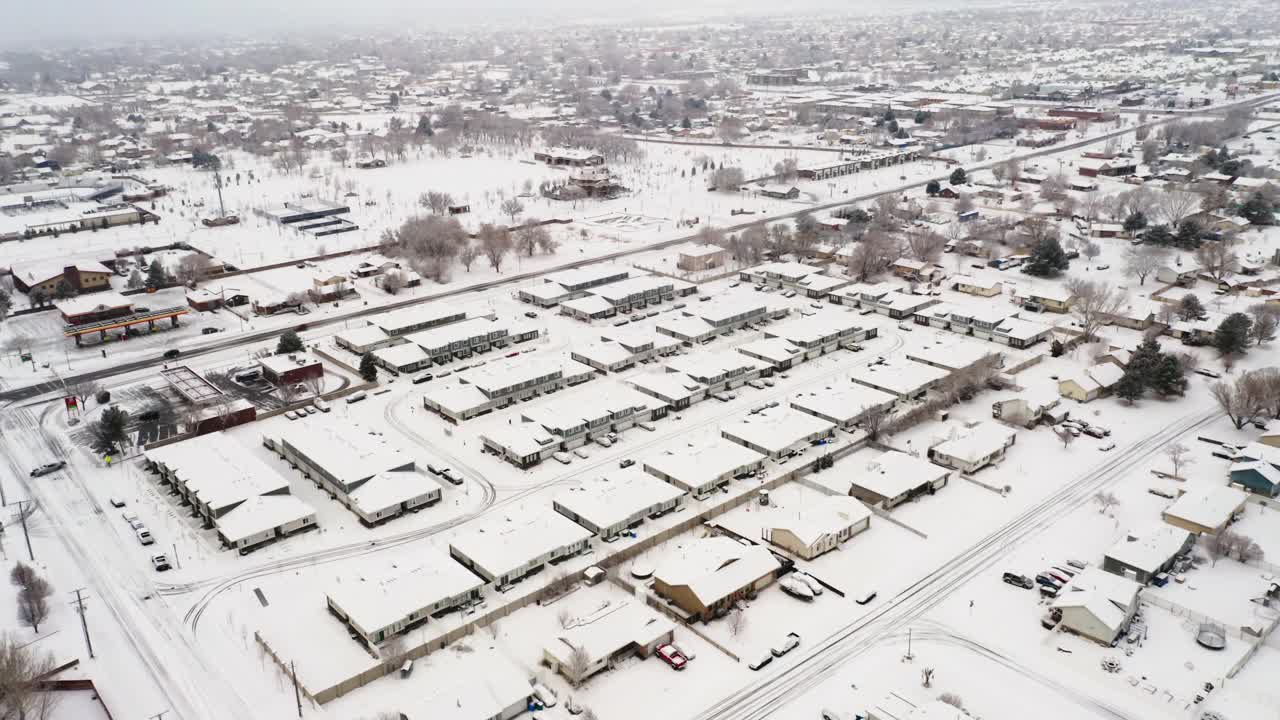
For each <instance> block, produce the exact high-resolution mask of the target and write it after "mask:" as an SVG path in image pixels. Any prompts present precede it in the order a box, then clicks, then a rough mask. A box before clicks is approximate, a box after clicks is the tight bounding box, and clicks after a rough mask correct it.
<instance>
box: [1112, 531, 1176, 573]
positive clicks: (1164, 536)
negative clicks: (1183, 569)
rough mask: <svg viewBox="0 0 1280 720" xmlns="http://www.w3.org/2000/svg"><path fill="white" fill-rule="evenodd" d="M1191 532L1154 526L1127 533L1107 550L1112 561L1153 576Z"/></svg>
mask: <svg viewBox="0 0 1280 720" xmlns="http://www.w3.org/2000/svg"><path fill="white" fill-rule="evenodd" d="M1190 534H1191V533H1189V532H1187V531H1186V530H1183V529H1182V528H1177V527H1173V526H1171V525H1164V524H1160V525H1154V526H1151V527H1149V528H1146V529H1145V530H1131V531H1129V533H1128V534H1127V535H1126V536H1125V537H1124V538H1123V539H1121V540H1120V542H1118V543H1116V544H1115V545H1112V546H1111V549H1109V550H1107V557H1108V558H1110V559H1112V560H1115V561H1116V562H1119V563H1122V564H1124V565H1128V566H1129V567H1133V568H1137V569H1139V570H1142V571H1144V572H1147V573H1154V572H1156V571H1157V570H1159V569H1160V567H1161V566H1162V565H1164V564H1165V563H1166V562H1168V561H1169V559H1170V558H1172V557H1173V556H1174V555H1177V554H1178V553H1179V552H1180V551H1181V550H1182V546H1183V544H1184V543H1186V542H1187V538H1188V537H1189V536H1190Z"/></svg>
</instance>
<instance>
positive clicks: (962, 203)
mask: <svg viewBox="0 0 1280 720" xmlns="http://www.w3.org/2000/svg"><path fill="white" fill-rule="evenodd" d="M972 209H973V194H972V193H966V192H962V193H960V197H958V198H956V212H957V213H959V214H964V213H967V212H969V211H970V210H972Z"/></svg>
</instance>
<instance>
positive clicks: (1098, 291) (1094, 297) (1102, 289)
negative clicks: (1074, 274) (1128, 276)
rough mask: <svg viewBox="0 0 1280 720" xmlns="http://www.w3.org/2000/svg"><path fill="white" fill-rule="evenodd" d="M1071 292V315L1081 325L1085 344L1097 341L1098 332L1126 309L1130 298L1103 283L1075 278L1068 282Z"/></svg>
mask: <svg viewBox="0 0 1280 720" xmlns="http://www.w3.org/2000/svg"><path fill="white" fill-rule="evenodd" d="M1067 289H1068V290H1070V291H1071V295H1072V301H1071V314H1072V315H1074V316H1075V318H1076V321H1077V323H1078V324H1079V325H1080V333H1081V337H1082V338H1083V339H1084V341H1085V342H1091V341H1093V340H1096V339H1097V336H1098V330H1099V328H1101V327H1102V326H1103V325H1104V324H1105V323H1106V322H1107V321H1108V320H1109V319H1110V318H1111V317H1112V316H1114V315H1115V314H1116V313H1117V312H1119V311H1120V310H1121V308H1123V307H1124V305H1125V303H1126V302H1127V300H1128V298H1127V296H1126V295H1125V292H1124V291H1123V290H1121V289H1119V288H1116V287H1111V286H1109V285H1107V284H1106V283H1103V282H1094V281H1092V280H1080V279H1078V278H1073V279H1072V280H1070V281H1068V282H1067Z"/></svg>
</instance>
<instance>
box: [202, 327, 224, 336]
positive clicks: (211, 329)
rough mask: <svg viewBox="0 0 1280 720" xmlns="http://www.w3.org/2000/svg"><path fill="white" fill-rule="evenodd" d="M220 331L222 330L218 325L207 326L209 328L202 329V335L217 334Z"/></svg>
mask: <svg viewBox="0 0 1280 720" xmlns="http://www.w3.org/2000/svg"><path fill="white" fill-rule="evenodd" d="M219 332H221V330H219V329H218V328H216V327H207V328H201V329H200V334H201V335H217V334H218V333H219Z"/></svg>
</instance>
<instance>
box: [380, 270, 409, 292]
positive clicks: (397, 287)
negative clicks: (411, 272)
mask: <svg viewBox="0 0 1280 720" xmlns="http://www.w3.org/2000/svg"><path fill="white" fill-rule="evenodd" d="M404 286H405V279H404V274H403V273H401V272H400V271H399V270H390V271H388V272H386V273H383V275H382V289H383V290H386V291H387V294H388V295H395V294H396V293H398V292H400V291H401V290H402V289H404Z"/></svg>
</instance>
